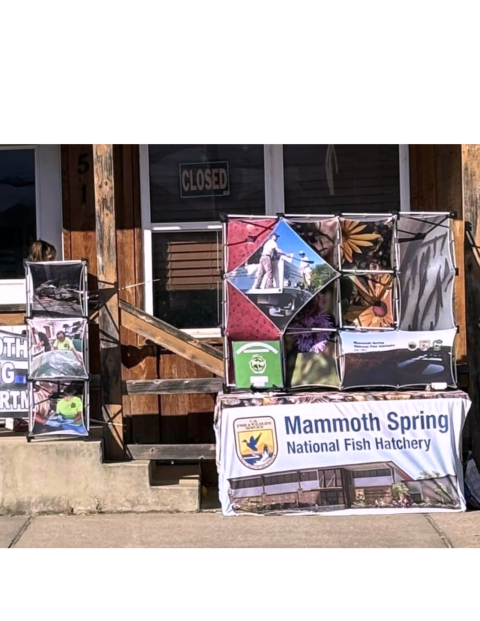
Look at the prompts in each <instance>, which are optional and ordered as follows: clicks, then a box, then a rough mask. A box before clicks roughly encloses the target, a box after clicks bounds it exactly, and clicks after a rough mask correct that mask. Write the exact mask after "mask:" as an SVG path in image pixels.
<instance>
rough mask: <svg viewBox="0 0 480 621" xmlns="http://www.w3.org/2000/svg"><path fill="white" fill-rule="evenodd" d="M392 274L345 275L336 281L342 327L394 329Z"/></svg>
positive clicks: (393, 282)
mask: <svg viewBox="0 0 480 621" xmlns="http://www.w3.org/2000/svg"><path fill="white" fill-rule="evenodd" d="M394 289H395V278H394V276H393V274H385V273H380V272H372V273H367V274H360V273H357V274H345V275H344V276H342V278H341V280H340V290H341V298H342V304H341V306H342V327H343V328H367V329H375V328H376V329H394V328H395V325H396V300H395V296H394Z"/></svg>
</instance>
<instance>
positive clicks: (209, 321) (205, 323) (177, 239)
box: [153, 231, 221, 328]
mask: <svg viewBox="0 0 480 621" xmlns="http://www.w3.org/2000/svg"><path fill="white" fill-rule="evenodd" d="M220 271H221V233H220V231H218V232H208V233H207V232H205V233H155V234H154V235H153V279H154V283H153V292H154V314H155V316H156V317H159V318H160V319H163V320H164V321H166V322H167V323H169V324H171V325H173V326H175V327H176V328H215V327H218V326H219V325H220V324H221V280H220Z"/></svg>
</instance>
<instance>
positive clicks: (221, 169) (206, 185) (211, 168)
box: [180, 162, 230, 198]
mask: <svg viewBox="0 0 480 621" xmlns="http://www.w3.org/2000/svg"><path fill="white" fill-rule="evenodd" d="M229 195H230V179H229V175H228V162H200V163H198V164H180V196H181V197H182V198H195V197H198V196H229Z"/></svg>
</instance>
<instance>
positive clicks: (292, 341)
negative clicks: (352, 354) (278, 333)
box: [283, 331, 341, 388]
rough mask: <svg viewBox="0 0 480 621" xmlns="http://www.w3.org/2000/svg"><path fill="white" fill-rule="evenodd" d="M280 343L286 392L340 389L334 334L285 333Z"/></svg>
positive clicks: (336, 337) (336, 338) (336, 334)
mask: <svg viewBox="0 0 480 621" xmlns="http://www.w3.org/2000/svg"><path fill="white" fill-rule="evenodd" d="M283 341H284V351H285V379H286V386H287V387H288V388H309V387H316V386H318V387H322V388H340V386H341V379H340V369H339V355H338V333H337V332H336V331H319V332H288V333H286V334H285V336H284V338H283Z"/></svg>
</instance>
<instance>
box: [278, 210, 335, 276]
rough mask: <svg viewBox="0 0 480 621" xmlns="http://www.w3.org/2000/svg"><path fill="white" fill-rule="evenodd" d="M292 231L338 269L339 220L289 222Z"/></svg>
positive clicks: (293, 220)
mask: <svg viewBox="0 0 480 621" xmlns="http://www.w3.org/2000/svg"><path fill="white" fill-rule="evenodd" d="M289 222H290V225H291V227H292V229H293V230H294V231H295V232H296V233H297V234H298V235H300V237H301V238H302V239H303V241H304V242H306V243H307V244H308V245H309V246H311V247H312V248H313V249H314V250H315V251H316V252H318V254H319V255H320V256H321V257H322V259H324V260H325V261H326V262H327V263H329V264H330V265H331V266H332V267H334V268H335V269H338V244H339V243H340V236H339V228H340V221H339V218H325V219H322V220H309V221H308V222H297V221H295V219H292V220H290V221H289Z"/></svg>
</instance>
